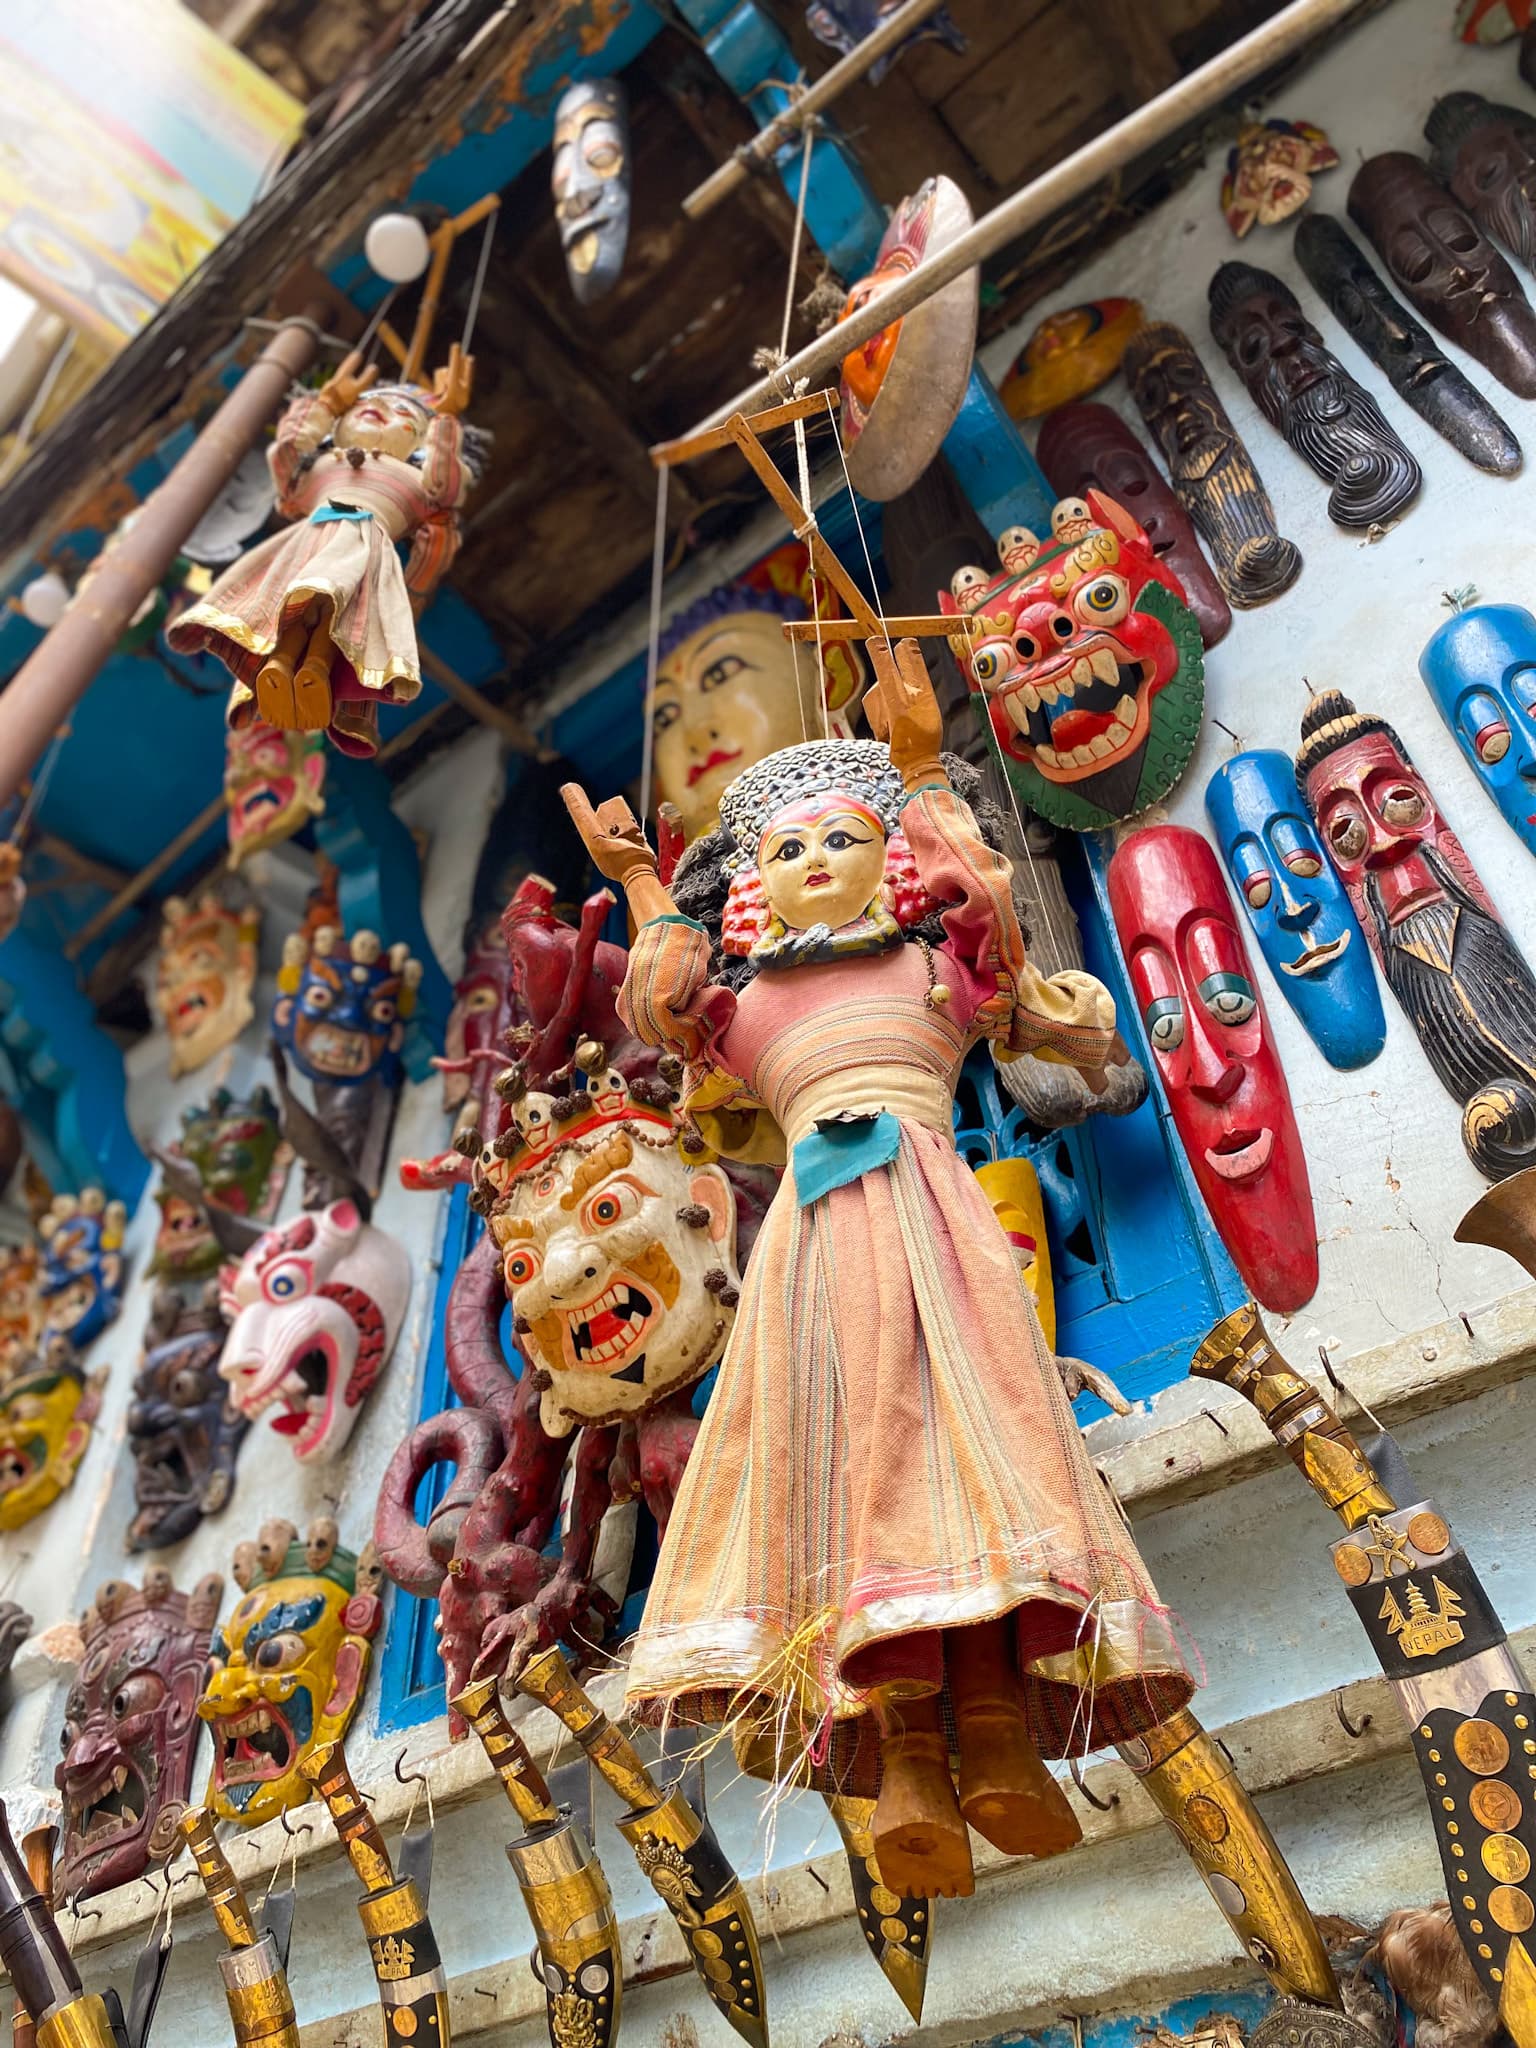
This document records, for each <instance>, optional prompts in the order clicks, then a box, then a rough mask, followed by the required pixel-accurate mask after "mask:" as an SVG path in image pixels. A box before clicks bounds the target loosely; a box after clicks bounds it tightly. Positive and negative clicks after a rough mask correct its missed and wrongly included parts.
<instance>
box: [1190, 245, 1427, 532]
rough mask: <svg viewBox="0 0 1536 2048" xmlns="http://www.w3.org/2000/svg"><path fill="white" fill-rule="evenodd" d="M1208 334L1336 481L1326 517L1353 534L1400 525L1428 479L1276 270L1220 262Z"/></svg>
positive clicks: (1290, 435) (1265, 407)
mask: <svg viewBox="0 0 1536 2048" xmlns="http://www.w3.org/2000/svg"><path fill="white" fill-rule="evenodd" d="M1210 301H1211V332H1212V334H1213V335H1215V337H1216V339H1217V341H1218V342H1219V343H1220V344H1221V347H1222V349H1223V350H1224V352H1225V354H1226V358H1227V361H1228V362H1229V363H1230V364H1231V365H1232V367H1233V369H1234V370H1236V372H1237V374H1238V376H1239V377H1241V378H1242V380H1243V382H1244V383H1245V384H1246V385H1247V387H1248V390H1249V391H1250V393H1251V394H1252V396H1253V399H1254V401H1255V403H1256V404H1257V405H1258V408H1259V410H1260V412H1262V413H1263V415H1264V417H1265V418H1266V419H1267V420H1268V421H1269V423H1270V425H1271V426H1272V427H1275V428H1276V429H1277V430H1278V431H1279V432H1280V433H1281V434H1283V435H1284V436H1285V438H1286V440H1287V441H1288V442H1289V443H1290V445H1291V447H1292V448H1294V449H1295V450H1296V453H1297V454H1298V455H1299V456H1301V458H1302V460H1303V461H1304V462H1306V463H1308V464H1310V466H1311V467H1312V468H1313V469H1314V470H1316V472H1317V474H1318V475H1319V476H1320V477H1321V478H1322V479H1323V481H1324V483H1326V484H1331V485H1332V486H1333V488H1332V490H1331V491H1330V492H1329V494H1328V516H1329V518H1330V519H1332V520H1333V522H1334V523H1335V525H1337V526H1343V527H1346V528H1348V529H1350V530H1356V529H1365V528H1367V527H1372V526H1380V525H1384V524H1385V523H1386V522H1387V521H1388V520H1392V519H1398V518H1400V517H1401V516H1402V514H1403V513H1404V512H1406V511H1407V510H1408V508H1409V506H1410V505H1412V504H1413V502H1414V500H1415V499H1416V498H1417V497H1418V495H1419V492H1420V490H1421V488H1422V487H1423V483H1424V476H1423V472H1422V471H1421V470H1420V468H1419V465H1418V464H1417V462H1415V461H1414V459H1413V457H1412V456H1411V455H1410V454H1409V453H1408V450H1407V449H1406V448H1405V447H1404V446H1403V444H1402V442H1401V441H1400V440H1399V439H1398V438H1397V435H1396V434H1395V433H1394V432H1393V431H1392V429H1391V427H1389V426H1388V425H1387V422H1386V420H1385V418H1384V417H1383V415H1382V411H1381V408H1380V406H1379V405H1377V403H1376V401H1375V399H1374V398H1372V397H1371V395H1370V393H1369V392H1368V391H1366V390H1364V389H1363V388H1362V387H1361V386H1360V385H1359V384H1357V383H1356V382H1355V380H1354V378H1353V377H1351V376H1350V374H1349V372H1348V371H1347V370H1346V369H1345V368H1344V365H1343V364H1342V363H1341V362H1340V361H1339V359H1338V357H1337V356H1335V355H1334V354H1333V353H1332V352H1331V350H1329V349H1328V348H1327V347H1325V345H1324V343H1323V337H1322V336H1321V335H1320V334H1319V333H1318V331H1317V329H1316V328H1315V327H1314V326H1313V325H1312V323H1311V321H1310V320H1308V318H1307V316H1306V314H1305V313H1303V311H1302V310H1301V304H1300V301H1299V300H1298V299H1297V297H1296V294H1295V293H1294V292H1293V291H1292V290H1291V288H1290V286H1289V285H1287V284H1285V283H1283V282H1282V281H1281V280H1280V279H1279V278H1278V277H1276V276H1275V275H1274V273H1273V272H1272V271H1268V270H1256V269H1255V268H1254V267H1253V266H1252V265H1251V264H1248V263H1223V264H1222V266H1221V268H1220V269H1219V270H1218V271H1217V272H1216V275H1215V276H1214V277H1213V278H1212V279H1211V287H1210Z"/></svg>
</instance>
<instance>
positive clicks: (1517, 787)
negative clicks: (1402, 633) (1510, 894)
mask: <svg viewBox="0 0 1536 2048" xmlns="http://www.w3.org/2000/svg"><path fill="white" fill-rule="evenodd" d="M1419 674H1420V675H1421V676H1422V677H1423V678H1424V687H1425V688H1426V689H1427V690H1428V692H1429V694H1430V696H1431V697H1433V699H1434V700H1435V709H1436V710H1437V711H1438V712H1439V713H1440V716H1441V717H1442V718H1443V719H1444V720H1445V722H1446V725H1447V726H1448V727H1449V729H1450V733H1451V737H1452V738H1453V739H1454V740H1455V742H1456V744H1457V746H1458V747H1460V749H1461V751H1462V754H1463V756H1464V757H1465V759H1466V761H1467V764H1468V766H1469V767H1470V768H1471V770H1472V772H1473V774H1474V775H1475V776H1476V777H1477V779H1478V781H1479V782H1480V783H1481V784H1482V785H1483V787H1484V789H1486V790H1487V792H1488V794H1489V795H1490V796H1491V797H1492V798H1493V800H1494V802H1495V803H1496V804H1497V805H1498V807H1499V809H1500V811H1501V812H1502V813H1503V815H1504V819H1505V821H1506V823H1507V824H1508V825H1510V826H1511V828H1512V829H1513V830H1514V831H1515V832H1516V833H1518V835H1519V836H1520V838H1521V839H1523V840H1524V842H1525V844H1526V845H1527V846H1528V847H1529V848H1530V849H1531V851H1532V852H1533V853H1536V618H1533V617H1532V615H1531V614H1530V613H1529V612H1528V611H1526V610H1525V608H1524V607H1523V606H1522V605H1517V604H1473V605H1470V606H1469V607H1468V608H1467V609H1465V610H1462V611H1458V612H1457V613H1456V615H1455V617H1454V618H1450V619H1447V620H1446V621H1445V623H1444V624H1443V625H1442V626H1439V627H1437V629H1436V630H1435V632H1434V633H1433V634H1432V635H1431V637H1430V640H1429V644H1428V645H1427V646H1426V647H1425V649H1424V652H1423V653H1422V654H1421V655H1420V656H1419Z"/></svg>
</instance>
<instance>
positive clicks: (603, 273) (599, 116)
mask: <svg viewBox="0 0 1536 2048" xmlns="http://www.w3.org/2000/svg"><path fill="white" fill-rule="evenodd" d="M550 188H551V190H552V191H553V193H554V196H555V219H556V221H557V222H558V223H559V228H560V246H561V248H563V249H564V251H565V267H566V272H567V274H568V275H569V277H570V280H571V290H572V291H573V292H574V293H575V294H576V298H577V300H578V302H579V303H580V304H581V305H583V306H590V305H591V304H592V303H593V301H594V300H596V299H600V298H602V297H603V295H604V293H606V292H611V291H612V290H613V287H614V286H615V285H616V284H617V283H618V281H619V273H620V272H621V271H622V270H623V268H624V250H625V247H626V245H627V244H628V241H629V117H628V113H627V111H626V106H625V98H624V88H623V86H622V85H620V83H619V81H618V80H617V79H616V78H584V79H581V80H580V81H579V82H578V83H577V84H575V85H573V86H572V87H571V88H570V89H569V91H567V92H566V93H565V94H564V95H563V96H562V98H561V101H560V104H559V106H558V107H557V108H556V109H555V158H554V164H553V166H552V168H551V171H550Z"/></svg>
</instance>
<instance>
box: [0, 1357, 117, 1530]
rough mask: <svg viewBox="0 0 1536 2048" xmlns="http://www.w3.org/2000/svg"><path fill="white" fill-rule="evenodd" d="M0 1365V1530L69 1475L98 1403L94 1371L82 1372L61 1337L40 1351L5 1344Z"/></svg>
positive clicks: (42, 1503)
mask: <svg viewBox="0 0 1536 2048" xmlns="http://www.w3.org/2000/svg"><path fill="white" fill-rule="evenodd" d="M0 1371H3V1374H4V1377H3V1379H0V1529H19V1528H20V1527H21V1525H22V1523H23V1522H30V1521H31V1519H32V1517H33V1516H34V1515H38V1514H41V1513H42V1511H43V1509H44V1508H46V1507H51V1506H52V1505H53V1503H54V1502H55V1501H56V1500H57V1499H58V1497H59V1495H60V1494H61V1493H62V1492H63V1491H64V1489H65V1488H66V1487H67V1486H68V1485H69V1483H70V1481H71V1480H72V1479H73V1478H74V1476H75V1472H76V1470H77V1469H78V1467H79V1464H80V1460H81V1459H82V1458H83V1457H84V1456H85V1452H86V1447H87V1446H88V1444H89V1443H90V1441H91V1425H92V1423H93V1422H94V1421H95V1420H96V1416H97V1413H98V1411H99V1409H100V1407H101V1377H102V1376H93V1377H92V1378H91V1379H89V1380H88V1379H87V1378H86V1376H85V1368H84V1367H83V1366H82V1365H81V1363H80V1360H79V1358H78V1357H77V1356H76V1354H75V1349H74V1346H73V1345H72V1344H71V1343H70V1342H69V1339H68V1338H67V1337H59V1336H51V1337H45V1338H44V1340H43V1343H42V1347H41V1350H40V1351H32V1350H28V1349H26V1348H25V1347H23V1346H20V1345H13V1346H11V1347H9V1349H8V1354H7V1356H6V1357H5V1359H4V1361H3V1364H0Z"/></svg>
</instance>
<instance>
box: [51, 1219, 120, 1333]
mask: <svg viewBox="0 0 1536 2048" xmlns="http://www.w3.org/2000/svg"><path fill="white" fill-rule="evenodd" d="M125 1222H126V1218H125V1216H124V1212H123V1205H122V1203H121V1202H107V1201H106V1200H105V1199H104V1197H103V1196H102V1192H101V1190H100V1188H87V1189H86V1191H85V1193H84V1194H83V1195H82V1196H81V1197H80V1199H79V1201H78V1202H77V1201H76V1200H75V1199H74V1198H73V1197H72V1196H69V1195H61V1196H58V1197H56V1198H55V1200H54V1203H53V1206H52V1208H51V1209H50V1210H49V1212H48V1214H47V1215H46V1216H45V1217H44V1218H43V1220H42V1222H41V1223H40V1224H39V1226H38V1229H39V1234H40V1236H41V1237H42V1241H43V1255H42V1260H43V1274H42V1306H43V1329H44V1332H45V1333H52V1334H54V1335H56V1336H60V1337H67V1338H68V1339H69V1341H70V1343H71V1344H73V1345H74V1346H76V1348H77V1349H81V1350H83V1349H84V1348H85V1346H86V1345H87V1344H89V1343H90V1341H91V1339H92V1338H93V1337H95V1336H97V1335H98V1334H99V1333H100V1332H101V1331H102V1330H104V1329H105V1328H106V1326H107V1324H108V1323H110V1322H113V1321H115V1320H116V1317H117V1313H118V1310H119V1309H120V1308H121V1307H122V1305H123V1255H122V1251H121V1249H120V1247H121V1245H122V1242H123V1229H124V1225H125Z"/></svg>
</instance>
